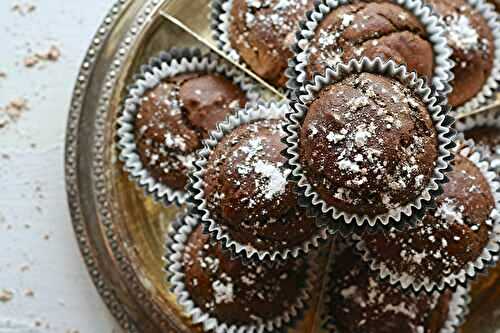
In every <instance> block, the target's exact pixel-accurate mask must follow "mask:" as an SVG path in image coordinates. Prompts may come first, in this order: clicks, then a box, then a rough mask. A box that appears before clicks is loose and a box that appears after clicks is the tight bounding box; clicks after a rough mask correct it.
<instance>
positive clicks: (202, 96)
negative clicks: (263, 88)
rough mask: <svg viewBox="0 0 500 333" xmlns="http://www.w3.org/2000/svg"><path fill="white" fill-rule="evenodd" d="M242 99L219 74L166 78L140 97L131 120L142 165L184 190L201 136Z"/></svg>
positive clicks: (157, 178) (243, 100)
mask: <svg viewBox="0 0 500 333" xmlns="http://www.w3.org/2000/svg"><path fill="white" fill-rule="evenodd" d="M245 103H246V96H245V93H244V92H243V91H242V90H241V89H240V88H239V87H238V86H237V85H235V84H234V83H233V82H231V81H229V80H228V79H226V78H224V77H223V76H221V75H219V74H207V73H192V74H181V75H178V76H175V77H172V78H168V79H165V80H164V81H163V82H162V83H160V84H159V85H158V86H156V87H155V88H154V89H151V90H149V91H148V92H146V93H145V95H144V97H142V100H141V104H140V106H139V111H138V114H137V118H136V120H135V130H134V134H135V139H136V144H137V149H138V153H139V156H140V159H141V162H142V164H143V165H144V167H145V168H146V169H147V170H148V172H149V173H150V174H151V176H152V177H153V178H154V179H156V180H157V181H158V182H160V183H163V184H164V185H166V186H168V187H170V188H172V189H174V190H183V189H184V187H185V186H186V183H187V179H188V178H187V174H188V171H189V170H190V169H191V167H192V163H193V161H194V159H195V153H196V151H197V150H198V149H199V148H201V146H202V141H203V139H204V138H206V137H207V136H208V133H209V132H210V131H211V130H213V129H215V125H216V124H217V123H218V122H220V121H222V120H224V118H225V117H226V116H227V115H228V114H229V113H231V112H233V111H234V110H235V109H238V108H239V107H243V106H244V105H245Z"/></svg>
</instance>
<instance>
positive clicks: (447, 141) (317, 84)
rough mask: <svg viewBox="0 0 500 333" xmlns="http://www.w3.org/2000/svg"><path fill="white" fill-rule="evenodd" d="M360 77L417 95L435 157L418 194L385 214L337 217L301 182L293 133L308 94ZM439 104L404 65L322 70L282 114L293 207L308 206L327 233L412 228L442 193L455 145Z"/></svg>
mask: <svg viewBox="0 0 500 333" xmlns="http://www.w3.org/2000/svg"><path fill="white" fill-rule="evenodd" d="M362 72H367V73H375V74H381V75H384V76H386V77H391V78H394V79H397V80H398V81H399V82H401V83H402V84H403V85H405V86H407V87H409V88H410V89H411V90H413V91H414V92H415V93H416V94H417V95H418V96H420V97H421V99H422V101H423V102H424V103H425V104H426V106H427V109H428V111H429V114H430V116H431V118H432V121H433V123H434V126H435V128H436V132H437V140H438V148H439V149H438V155H439V156H438V159H437V161H436V167H435V168H434V171H433V175H432V177H431V179H430V181H429V184H428V185H427V187H426V188H425V190H424V191H423V192H422V193H421V195H420V196H419V197H418V198H417V199H415V200H414V201H413V202H411V203H408V204H406V205H405V206H402V207H399V208H394V209H391V210H390V211H389V212H388V213H386V214H381V215H378V216H374V217H369V216H366V215H357V214H351V213H347V212H343V211H341V210H339V209H337V208H336V207H334V206H330V205H328V204H327V203H326V202H325V201H324V200H322V199H321V198H320V196H319V194H318V193H316V192H315V191H314V188H313V187H312V185H311V184H310V183H309V181H308V180H307V177H306V176H305V173H304V170H303V167H302V164H301V162H300V158H299V131H300V128H301V123H302V121H303V119H304V118H305V116H306V114H307V111H308V105H309V103H311V102H312V100H313V99H314V95H315V94H316V93H317V92H318V91H320V90H321V89H322V88H323V87H324V86H327V85H328V84H330V83H332V82H337V81H339V80H342V79H343V78H345V77H347V76H349V75H350V74H354V73H362ZM444 102H445V101H444V100H443V99H442V98H439V96H438V95H436V93H435V91H433V89H431V88H430V87H428V86H427V85H426V84H425V81H424V80H423V79H421V78H418V77H417V75H416V74H415V73H414V72H408V71H407V69H406V67H405V66H403V65H397V64H396V63H395V62H394V61H392V60H389V61H387V62H384V61H383V60H382V59H380V58H375V59H368V58H365V57H363V58H362V59H361V60H355V59H353V60H350V61H349V62H348V63H347V64H339V65H338V66H337V67H336V68H335V69H333V68H331V67H328V68H327V69H326V73H325V75H324V76H320V75H316V76H315V77H314V82H311V83H309V84H307V85H306V86H305V87H304V94H303V95H302V96H300V97H299V98H298V100H296V101H291V102H290V104H291V109H290V110H289V112H288V113H287V114H286V118H287V120H288V123H287V124H286V126H285V131H286V133H287V136H286V137H285V142H286V144H287V145H288V148H287V149H286V151H285V155H286V156H287V157H288V159H289V161H288V164H289V167H290V168H291V169H292V172H291V174H290V176H289V178H290V179H291V180H293V181H295V182H297V184H298V186H297V188H298V191H299V195H301V196H302V197H303V200H302V201H300V202H299V203H300V204H302V205H304V206H305V207H308V208H309V209H310V211H311V213H312V214H313V215H314V216H317V217H319V219H318V221H319V223H327V224H328V225H329V227H330V228H332V229H333V231H337V230H338V229H339V228H340V229H342V228H346V227H350V228H351V229H352V228H355V229H359V228H363V227H364V228H367V227H368V228H373V227H382V228H384V227H396V228H401V227H404V226H405V223H406V222H408V223H410V224H415V222H416V221H417V219H418V218H419V217H421V216H422V215H423V213H424V212H425V211H426V210H427V209H428V208H429V206H431V205H433V204H434V198H435V197H436V196H437V195H439V194H441V193H442V184H443V183H445V182H447V177H446V173H447V172H448V171H450V170H451V166H450V162H451V161H452V160H453V154H452V152H451V149H452V148H453V147H454V146H455V143H454V137H455V131H454V129H452V128H451V125H452V123H453V121H454V119H453V118H451V117H450V116H448V115H447V113H448V111H449V107H448V106H445V105H444V104H443V103H444ZM402 222H405V223H402ZM348 231H349V230H348Z"/></svg>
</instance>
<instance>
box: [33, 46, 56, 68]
mask: <svg viewBox="0 0 500 333" xmlns="http://www.w3.org/2000/svg"><path fill="white" fill-rule="evenodd" d="M60 57H61V50H60V49H59V48H58V47H57V46H55V45H52V46H50V47H49V49H48V50H47V51H43V52H36V53H35V54H32V55H29V56H27V57H26V58H24V66H25V67H27V68H33V67H35V66H36V65H38V64H39V63H40V62H42V61H45V62H46V61H49V62H56V61H58V60H59V58H60Z"/></svg>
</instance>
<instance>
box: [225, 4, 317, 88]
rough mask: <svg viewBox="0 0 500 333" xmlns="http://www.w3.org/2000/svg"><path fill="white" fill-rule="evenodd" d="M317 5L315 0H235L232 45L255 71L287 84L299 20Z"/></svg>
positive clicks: (231, 26)
mask: <svg viewBox="0 0 500 333" xmlns="http://www.w3.org/2000/svg"><path fill="white" fill-rule="evenodd" d="M313 7H314V0H233V3H232V8H231V22H230V25H229V39H230V43H231V46H232V48H233V49H235V50H236V52H237V53H238V54H239V56H240V57H241V58H242V59H243V61H244V62H246V63H247V64H248V65H249V66H250V68H251V69H252V70H253V71H254V72H255V73H257V74H258V75H259V76H261V77H262V78H264V79H265V80H267V81H269V82H271V83H272V84H274V85H275V86H278V87H285V85H286V82H287V78H286V76H285V70H286V68H287V66H288V59H289V58H291V57H292V56H293V53H292V51H291V50H290V46H291V45H292V44H293V42H294V41H295V33H296V31H297V29H298V23H299V21H300V20H302V19H305V14H306V11H307V10H311V9H312V8H313Z"/></svg>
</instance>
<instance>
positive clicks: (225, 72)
mask: <svg viewBox="0 0 500 333" xmlns="http://www.w3.org/2000/svg"><path fill="white" fill-rule="evenodd" d="M200 71H204V72H209V73H218V74H221V75H222V76H224V77H226V78H228V79H230V80H232V81H233V82H234V83H235V84H237V85H238V86H239V87H240V88H241V89H242V90H243V91H244V92H245V93H246V95H247V99H248V100H249V101H255V100H257V99H258V97H259V94H258V93H257V90H256V86H255V85H254V82H253V81H252V80H251V79H249V78H248V77H246V76H245V75H244V74H243V73H242V72H240V71H238V70H236V69H234V68H233V67H232V66H231V65H229V64H227V63H226V62H224V61H223V60H222V59H220V58H218V57H217V56H216V55H214V54H212V53H202V52H201V51H200V50H199V49H196V48H183V49H175V48H174V49H171V50H169V51H168V52H162V53H160V55H159V56H157V57H155V58H153V59H151V61H150V63H149V64H147V65H144V66H142V67H141V70H140V73H139V74H138V75H136V76H135V77H134V81H135V83H134V84H133V85H132V86H130V87H129V89H128V96H127V98H126V100H125V102H124V106H123V110H122V113H121V115H120V117H119V118H118V137H119V142H118V145H119V148H120V155H119V158H120V160H121V161H123V162H124V170H125V171H126V172H127V173H128V174H129V177H130V178H131V179H132V180H133V181H135V183H136V184H137V185H138V186H139V187H141V188H142V189H144V191H145V193H146V194H147V195H151V196H152V197H153V198H154V199H155V200H156V201H158V202H161V203H163V204H165V205H169V204H172V203H175V204H177V205H183V204H184V203H185V202H186V197H187V193H186V191H179V190H175V189H172V188H170V187H169V186H167V185H166V184H163V183H161V182H159V181H158V180H157V179H155V178H154V177H153V176H152V175H151V174H150V172H149V171H148V170H147V168H145V166H144V165H143V163H142V162H141V159H140V157H139V153H138V151H137V144H136V142H135V134H134V129H135V126H134V124H135V120H136V116H137V113H138V111H139V105H140V102H141V97H142V96H143V95H144V94H145V93H146V92H147V91H148V90H149V89H152V88H154V87H155V86H157V85H158V84H159V83H160V82H161V81H162V80H164V79H166V78H169V77H173V76H176V75H178V74H183V73H192V72H200Z"/></svg>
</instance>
